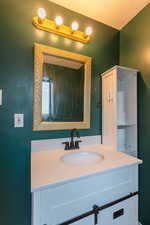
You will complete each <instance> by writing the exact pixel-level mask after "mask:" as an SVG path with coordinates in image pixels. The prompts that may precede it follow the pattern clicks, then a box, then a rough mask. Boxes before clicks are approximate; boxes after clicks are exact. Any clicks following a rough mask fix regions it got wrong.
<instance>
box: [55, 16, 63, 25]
mask: <svg viewBox="0 0 150 225" xmlns="http://www.w3.org/2000/svg"><path fill="white" fill-rule="evenodd" d="M55 23H56V26H57V27H60V26H61V25H62V24H63V18H62V17H61V16H56V18H55Z"/></svg>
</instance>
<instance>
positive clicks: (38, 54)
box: [33, 43, 91, 131]
mask: <svg viewBox="0 0 150 225" xmlns="http://www.w3.org/2000/svg"><path fill="white" fill-rule="evenodd" d="M44 54H50V55H53V56H58V57H63V58H66V59H71V60H75V61H79V62H82V63H83V64H84V113H83V115H84V116H83V121H81V122H45V121H42V116H41V114H42V112H41V110H42V98H41V88H42V86H41V84H42V77H43V61H44ZM33 107H34V110H33V130H35V131H39V130H43V131H44V130H66V129H67V130H70V129H73V128H77V129H88V128H90V108H91V57H88V56H84V55H80V54H76V53H72V52H69V51H65V50H60V49H57V48H53V47H49V46H46V45H41V44H37V43H35V44H34V106H33Z"/></svg>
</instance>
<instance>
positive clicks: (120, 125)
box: [117, 123, 136, 128]
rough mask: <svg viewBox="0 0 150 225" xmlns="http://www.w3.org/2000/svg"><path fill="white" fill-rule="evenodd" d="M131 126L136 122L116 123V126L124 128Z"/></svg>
mask: <svg viewBox="0 0 150 225" xmlns="http://www.w3.org/2000/svg"><path fill="white" fill-rule="evenodd" d="M132 126H136V124H135V123H132V124H118V125H117V127H118V128H125V127H132Z"/></svg>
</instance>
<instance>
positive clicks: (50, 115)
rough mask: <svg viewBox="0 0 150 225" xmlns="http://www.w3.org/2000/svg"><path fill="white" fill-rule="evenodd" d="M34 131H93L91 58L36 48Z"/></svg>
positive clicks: (49, 48) (45, 48) (38, 46)
mask: <svg viewBox="0 0 150 225" xmlns="http://www.w3.org/2000/svg"><path fill="white" fill-rule="evenodd" d="M34 64H35V65H34V67H35V68H34V69H35V80H34V120H33V122H34V124H33V129H34V130H61V129H72V128H78V129H85V128H90V97H91V58H90V57H88V56H83V55H79V54H75V53H72V52H68V51H64V50H60V49H56V48H52V47H49V46H44V45H40V44H35V62H34Z"/></svg>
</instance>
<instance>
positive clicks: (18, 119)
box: [14, 114, 24, 127]
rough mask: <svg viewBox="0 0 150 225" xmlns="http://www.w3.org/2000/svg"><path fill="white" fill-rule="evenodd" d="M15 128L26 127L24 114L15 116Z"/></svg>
mask: <svg viewBox="0 0 150 225" xmlns="http://www.w3.org/2000/svg"><path fill="white" fill-rule="evenodd" d="M14 127H24V114H15V115H14Z"/></svg>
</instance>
